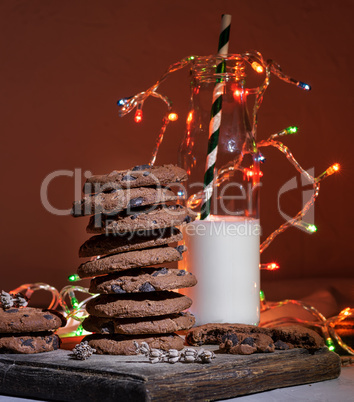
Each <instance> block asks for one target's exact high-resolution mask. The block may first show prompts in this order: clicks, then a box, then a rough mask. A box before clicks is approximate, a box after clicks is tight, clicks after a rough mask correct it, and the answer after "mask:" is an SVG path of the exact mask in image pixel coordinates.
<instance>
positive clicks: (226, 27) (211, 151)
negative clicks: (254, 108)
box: [200, 14, 231, 220]
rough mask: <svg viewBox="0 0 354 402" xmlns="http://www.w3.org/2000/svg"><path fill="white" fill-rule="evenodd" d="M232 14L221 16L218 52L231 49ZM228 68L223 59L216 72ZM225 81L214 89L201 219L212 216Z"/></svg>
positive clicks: (221, 80)
mask: <svg viewBox="0 0 354 402" xmlns="http://www.w3.org/2000/svg"><path fill="white" fill-rule="evenodd" d="M230 25H231V15H229V14H223V15H222V18H221V29H220V36H219V47H218V54H220V55H226V54H227V53H228V51H229V37H230ZM225 69H226V63H225V61H224V60H222V61H221V62H220V63H219V64H218V65H217V66H216V74H217V75H218V74H223V73H224V72H225ZM224 85H225V83H224V81H223V79H222V78H218V79H217V80H216V85H215V88H214V91H213V104H212V107H211V116H210V123H209V139H208V154H207V159H206V164H205V174H204V190H203V192H204V196H203V203H202V207H201V215H200V219H202V220H204V219H208V218H209V216H210V206H211V197H212V195H213V185H214V170H215V163H216V158H217V153H218V142H219V132H220V124H221V112H222V94H223V91H224Z"/></svg>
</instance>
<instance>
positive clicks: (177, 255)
mask: <svg viewBox="0 0 354 402" xmlns="http://www.w3.org/2000/svg"><path fill="white" fill-rule="evenodd" d="M184 251H186V247H185V246H178V247H176V248H174V247H168V246H161V247H153V248H148V249H144V250H134V251H127V252H126V253H119V254H112V255H108V256H105V257H102V258H98V259H97V260H95V261H87V262H85V263H83V264H81V265H80V266H79V268H78V270H77V273H78V275H79V276H80V278H91V277H94V276H100V275H106V274H110V273H113V272H117V271H123V270H125V269H129V268H136V267H146V266H148V265H157V264H163V263H165V262H173V261H180V260H181V259H182V253H183V252H184Z"/></svg>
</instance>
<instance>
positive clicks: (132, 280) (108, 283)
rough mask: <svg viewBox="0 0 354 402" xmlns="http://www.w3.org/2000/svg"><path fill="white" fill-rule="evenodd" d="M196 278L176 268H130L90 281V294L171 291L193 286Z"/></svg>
mask: <svg viewBox="0 0 354 402" xmlns="http://www.w3.org/2000/svg"><path fill="white" fill-rule="evenodd" d="M196 283H197V279H196V277H195V276H194V275H193V274H192V273H191V272H187V271H185V270H182V269H177V268H132V269H129V270H125V271H123V272H122V273H116V274H111V275H106V276H99V277H97V278H94V279H92V280H91V284H90V290H89V291H90V292H91V293H101V294H102V293H116V294H122V293H136V292H154V291H161V290H173V289H181V288H187V287H191V286H194V285H195V284H196Z"/></svg>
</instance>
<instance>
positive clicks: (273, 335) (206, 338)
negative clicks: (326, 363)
mask: <svg viewBox="0 0 354 402" xmlns="http://www.w3.org/2000/svg"><path fill="white" fill-rule="evenodd" d="M264 335H266V336H264ZM270 340H271V342H270ZM186 341H187V343H188V344H190V345H198V346H200V345H204V344H218V345H220V349H221V350H223V351H226V352H228V353H237V354H239V353H241V354H250V353H254V352H257V351H262V352H272V351H273V350H274V349H280V350H285V349H292V348H304V349H308V350H316V349H320V348H321V347H323V346H324V341H323V338H322V337H321V336H320V335H319V334H318V333H317V332H315V331H313V330H311V329H309V328H305V327H302V326H299V325H292V326H289V327H279V328H262V327H256V326H253V325H243V324H205V325H201V326H199V327H195V328H192V329H191V330H190V331H189V332H188V333H187V336H186Z"/></svg>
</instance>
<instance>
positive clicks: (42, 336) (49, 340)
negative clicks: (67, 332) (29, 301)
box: [0, 305, 66, 354]
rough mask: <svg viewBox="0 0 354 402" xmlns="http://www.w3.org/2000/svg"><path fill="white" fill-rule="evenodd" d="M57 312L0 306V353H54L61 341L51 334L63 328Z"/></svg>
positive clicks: (63, 322) (61, 319)
mask: <svg viewBox="0 0 354 402" xmlns="http://www.w3.org/2000/svg"><path fill="white" fill-rule="evenodd" d="M65 324H66V320H65V318H64V317H63V316H62V315H61V314H60V313H58V312H56V311H52V310H42V309H39V308H34V307H10V308H5V307H4V305H2V306H0V353H25V354H27V353H31V354H32V353H41V352H50V351H52V350H56V349H58V348H59V346H60V339H59V337H58V335H56V334H55V333H54V332H55V331H56V330H57V329H58V328H59V327H64V326H65Z"/></svg>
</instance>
